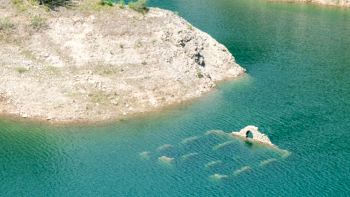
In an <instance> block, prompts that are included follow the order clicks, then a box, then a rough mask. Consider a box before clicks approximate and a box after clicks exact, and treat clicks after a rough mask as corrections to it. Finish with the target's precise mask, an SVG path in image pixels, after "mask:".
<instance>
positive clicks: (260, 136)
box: [232, 126, 274, 146]
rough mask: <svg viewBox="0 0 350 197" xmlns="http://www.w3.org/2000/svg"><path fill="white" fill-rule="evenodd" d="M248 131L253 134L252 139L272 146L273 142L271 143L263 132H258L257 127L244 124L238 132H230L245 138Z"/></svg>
mask: <svg viewBox="0 0 350 197" xmlns="http://www.w3.org/2000/svg"><path fill="white" fill-rule="evenodd" d="M249 132H251V133H252V134H253V140H255V141H258V142H261V143H264V144H268V145H273V146H274V144H272V142H271V141H270V139H269V137H267V135H265V134H262V133H260V132H259V130H258V127H255V126H246V127H245V128H244V129H242V130H240V131H239V132H232V135H236V136H239V137H244V138H247V137H248V133H249Z"/></svg>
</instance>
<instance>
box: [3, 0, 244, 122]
mask: <svg viewBox="0 0 350 197" xmlns="http://www.w3.org/2000/svg"><path fill="white" fill-rule="evenodd" d="M7 5H8V6H3V7H2V8H1V7H0V18H1V19H0V20H2V23H0V46H1V47H0V57H1V58H0V113H1V115H12V116H19V117H22V118H27V119H36V120H45V121H49V122H56V123H57V122H60V123H69V122H83V121H88V122H97V121H102V120H111V119H119V118H120V117H124V116H128V115H132V114H138V113H144V112H150V111H154V110H157V109H159V108H162V107H165V106H169V105H174V104H177V103H180V102H183V101H186V100H190V99H193V98H197V97H200V96H201V95H203V94H204V93H206V92H208V91H210V90H211V89H213V88H214V87H215V82H216V81H220V80H225V79H229V78H234V77H237V76H239V75H241V74H242V73H244V72H245V70H244V69H243V68H241V67H240V66H239V65H238V64H237V63H236V62H235V59H234V57H233V56H232V55H231V53H230V52H229V51H228V50H227V48H226V47H224V46H223V45H222V44H220V43H218V42H217V41H216V40H214V39H213V38H212V37H210V36H209V35H208V34H206V33H204V32H202V31H200V30H199V29H197V28H195V27H193V26H192V25H191V24H189V23H188V22H187V21H185V20H184V19H182V18H181V17H179V16H178V15H176V14H174V13H173V12H170V11H166V10H162V9H159V8H150V10H149V12H148V13H147V14H145V15H144V16H143V15H142V14H141V13H138V12H136V11H134V10H132V9H129V8H124V9H121V8H119V6H117V5H114V6H113V7H109V6H100V5H97V4H96V1H83V2H77V3H75V4H74V5H73V6H71V9H66V8H64V7H61V8H60V9H59V11H50V12H48V11H46V10H47V9H46V8H45V7H43V6H38V5H32V4H30V3H28V2H26V1H24V3H23V4H21V5H18V4H13V3H12V2H10V1H8V4H7ZM1 24H2V25H1Z"/></svg>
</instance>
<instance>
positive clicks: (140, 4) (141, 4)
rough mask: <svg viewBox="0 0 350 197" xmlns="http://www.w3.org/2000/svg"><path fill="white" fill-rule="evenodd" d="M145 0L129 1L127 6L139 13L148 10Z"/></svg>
mask: <svg viewBox="0 0 350 197" xmlns="http://www.w3.org/2000/svg"><path fill="white" fill-rule="evenodd" d="M147 3H148V1H147V0H138V1H137V2H133V1H130V2H129V4H128V5H129V8H131V9H133V10H135V11H138V12H141V13H146V12H147V11H148V8H147Z"/></svg>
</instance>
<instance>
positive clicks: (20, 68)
mask: <svg viewBox="0 0 350 197" xmlns="http://www.w3.org/2000/svg"><path fill="white" fill-rule="evenodd" d="M17 71H18V72H19V73H21V74H22V73H24V72H25V71H26V69H25V68H23V67H18V68H17Z"/></svg>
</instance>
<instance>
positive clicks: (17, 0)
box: [12, 0, 23, 5]
mask: <svg viewBox="0 0 350 197" xmlns="http://www.w3.org/2000/svg"><path fill="white" fill-rule="evenodd" d="M12 3H13V4H15V5H22V4H23V0H12Z"/></svg>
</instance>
